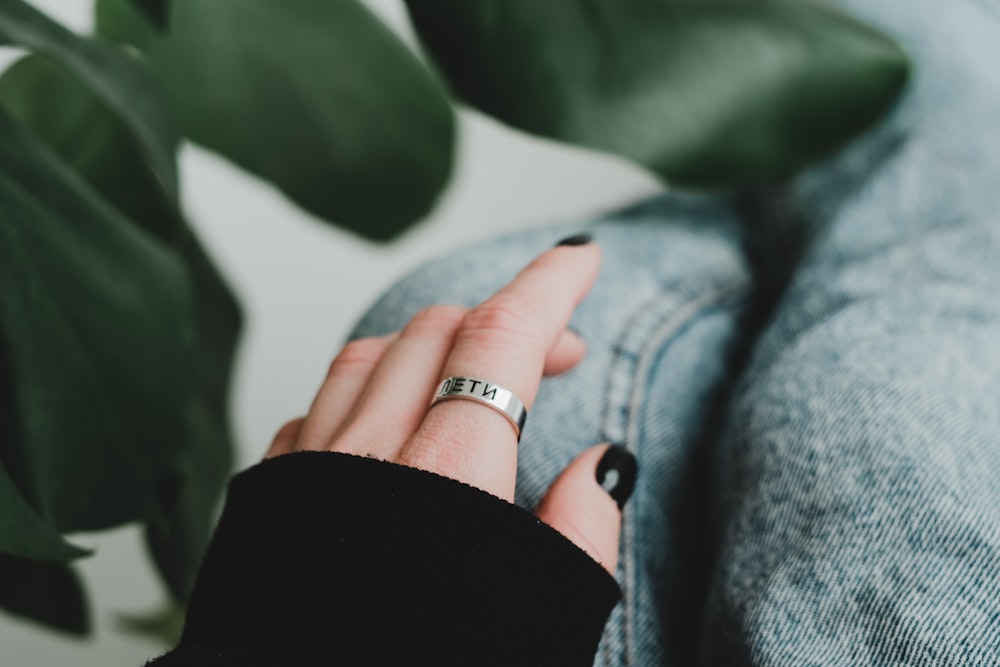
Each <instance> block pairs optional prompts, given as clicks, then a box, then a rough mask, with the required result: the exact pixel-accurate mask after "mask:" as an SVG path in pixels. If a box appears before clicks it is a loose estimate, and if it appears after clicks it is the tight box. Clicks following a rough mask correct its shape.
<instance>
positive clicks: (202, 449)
mask: <svg viewBox="0 0 1000 667" xmlns="http://www.w3.org/2000/svg"><path fill="white" fill-rule="evenodd" d="M184 256H185V260H186V262H187V265H188V267H189V269H190V271H191V273H192V276H193V278H194V282H195V285H196V286H197V292H198V303H197V327H198V332H199V337H198V349H197V351H196V357H195V363H196V365H197V369H198V376H197V383H198V389H199V395H198V400H196V401H194V402H193V403H192V404H191V408H190V410H189V412H188V417H189V419H190V424H191V429H190V432H191V434H192V438H193V439H192V441H191V443H189V445H188V446H187V447H185V452H186V453H187V455H186V456H185V457H184V458H183V459H182V460H181V461H180V462H179V465H178V467H177V469H176V471H175V476H174V479H173V483H172V485H170V486H163V487H161V493H160V494H159V506H158V510H157V512H156V514H155V515H154V516H152V517H151V518H150V519H149V521H148V522H147V524H146V543H147V545H148V546H149V550H150V553H151V555H152V556H153V560H154V562H155V563H156V565H157V568H158V569H159V571H160V573H161V575H162V576H163V579H164V581H165V582H166V584H167V588H168V589H169V590H170V592H171V594H172V595H173V597H174V599H175V600H177V601H178V602H182V603H183V602H186V601H187V599H188V596H189V595H190V593H191V589H192V588H193V586H194V579H195V575H197V573H198V567H199V565H200V564H201V558H202V556H203V555H204V553H205V549H206V548H207V547H208V541H209V538H210V537H211V527H212V525H213V523H214V521H213V518H214V516H213V510H214V509H216V505H217V503H218V501H219V499H220V497H221V494H222V490H223V488H224V485H225V482H226V479H227V478H228V477H229V474H230V472H231V470H232V451H233V442H232V440H233V438H232V433H231V430H230V424H229V422H228V419H227V415H228V412H229V381H230V378H231V375H232V368H233V362H234V357H235V351H236V343H237V340H238V337H239V331H240V324H241V319H242V318H241V314H240V310H239V306H238V305H237V303H236V300H235V298H234V297H233V295H232V293H231V291H230V289H229V287H228V286H227V285H226V283H225V281H224V279H223V278H222V276H221V275H220V274H219V273H218V271H217V270H216V268H215V266H214V265H213V264H212V262H211V260H210V258H209V257H208V255H207V254H206V253H205V251H204V249H203V248H202V247H201V245H200V244H199V243H198V242H197V240H196V239H195V237H194V236H191V237H190V242H189V244H188V246H187V247H186V248H185V249H184Z"/></svg>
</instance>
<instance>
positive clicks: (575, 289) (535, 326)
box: [400, 235, 601, 499]
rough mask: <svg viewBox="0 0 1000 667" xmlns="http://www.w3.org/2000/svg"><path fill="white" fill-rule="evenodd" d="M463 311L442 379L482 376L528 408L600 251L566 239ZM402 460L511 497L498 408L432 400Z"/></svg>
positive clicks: (510, 468) (511, 440) (513, 457)
mask: <svg viewBox="0 0 1000 667" xmlns="http://www.w3.org/2000/svg"><path fill="white" fill-rule="evenodd" d="M567 241H571V242H572V244H567V243H566V242H565V241H564V242H562V243H563V244H561V245H557V246H556V247H555V248H553V249H551V250H549V251H547V252H545V253H543V254H542V255H540V256H539V257H538V258H536V259H535V260H534V261H533V262H531V264H529V265H528V266H527V267H526V268H525V269H524V270H522V271H521V272H520V273H519V274H518V275H517V277H515V278H514V280H512V281H511V282H510V283H509V284H508V285H507V286H505V287H504V288H502V289H501V290H500V291H499V292H497V293H496V294H494V295H493V296H492V297H490V298H489V299H487V300H486V301H484V302H483V303H482V304H481V305H479V306H478V307H476V308H474V309H473V310H471V311H469V313H468V314H467V315H466V316H465V318H464V320H463V322H462V324H461V326H460V328H459V330H458V332H457V334H456V336H455V343H454V346H453V347H452V350H451V352H450V354H449V355H448V357H447V360H446V361H445V364H444V368H443V371H442V377H441V379H444V378H447V377H453V376H459V377H470V376H471V377H475V378H482V379H484V380H487V381H488V382H490V383H491V385H495V386H500V387H502V388H505V389H508V390H510V391H511V392H513V393H514V394H515V395H516V396H517V397H519V398H520V399H521V401H523V402H524V405H525V407H526V408H527V409H528V410H529V411H530V409H531V406H532V405H533V404H534V400H535V396H536V395H537V393H538V386H539V383H540V381H541V377H542V371H543V367H544V365H545V357H546V355H547V354H548V352H549V350H550V349H552V347H553V346H554V345H555V343H556V341H557V340H558V338H559V336H560V335H561V334H562V332H563V331H564V330H565V329H566V326H567V324H569V320H570V317H571V316H572V315H573V311H574V310H575V308H576V306H577V305H578V304H579V303H580V302H581V301H582V300H583V298H584V297H585V296H586V294H587V292H588V291H589V290H590V287H591V285H592V284H593V283H594V280H595V279H596V278H597V273H598V270H599V268H600V261H601V252H600V249H599V247H598V246H597V244H596V243H592V242H590V237H589V235H587V236H586V237H583V236H578V237H571V239H568V240H567ZM400 459H401V460H402V462H404V463H406V464H408V465H413V466H415V467H420V468H424V469H429V470H432V471H434V472H438V473H440V474H442V475H445V476H448V477H453V478H455V479H459V480H461V481H463V482H466V483H468V484H472V485H473V486H478V487H479V488H482V489H484V490H486V491H489V492H491V493H494V494H495V495H498V496H500V497H502V498H507V499H512V498H513V495H514V482H515V477H516V474H517V437H516V434H515V431H514V428H513V427H512V426H511V424H510V423H509V422H508V421H507V419H506V418H505V417H504V416H503V415H502V414H500V413H499V412H497V411H495V410H492V409H490V408H489V407H487V406H484V405H481V404H479V403H476V402H474V401H468V400H451V401H445V402H442V403H438V404H437V405H435V406H434V407H433V408H432V409H431V410H430V411H429V412H428V413H427V416H426V418H425V419H424V421H423V423H422V424H421V426H420V427H419V428H418V429H417V432H416V433H415V434H414V436H413V437H412V438H411V439H410V441H409V442H408V443H407V445H406V446H405V447H404V448H403V450H402V451H401V452H400Z"/></svg>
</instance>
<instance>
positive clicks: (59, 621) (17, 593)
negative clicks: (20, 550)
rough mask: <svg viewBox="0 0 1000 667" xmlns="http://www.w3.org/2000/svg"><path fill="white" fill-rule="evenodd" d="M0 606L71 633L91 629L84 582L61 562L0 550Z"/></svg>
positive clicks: (82, 633) (81, 632)
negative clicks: (1, 552)
mask: <svg viewBox="0 0 1000 667" xmlns="http://www.w3.org/2000/svg"><path fill="white" fill-rule="evenodd" d="M0 609H4V610H6V611H7V612H9V613H12V614H15V615H17V616H21V617H22V618H28V619H30V620H32V621H35V622H37V623H42V624H44V625H46V626H48V627H50V628H56V629H57V630H62V631H63V632H67V633H69V634H72V635H79V636H82V635H86V634H89V633H90V610H89V609H88V607H87V601H86V596H85V594H84V590H83V584H82V582H81V581H80V577H79V576H78V575H77V574H76V572H74V571H73V569H72V568H70V567H68V566H66V565H62V564H60V563H39V562H37V561H32V560H27V559H24V558H16V557H14V556H7V555H4V554H0Z"/></svg>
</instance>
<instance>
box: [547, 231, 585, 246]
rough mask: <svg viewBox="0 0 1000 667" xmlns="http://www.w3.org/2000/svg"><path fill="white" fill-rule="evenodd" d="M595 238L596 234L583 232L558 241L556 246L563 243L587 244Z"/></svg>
mask: <svg viewBox="0 0 1000 667" xmlns="http://www.w3.org/2000/svg"><path fill="white" fill-rule="evenodd" d="M593 240H594V236H593V235H592V234H590V233H588V232H583V233H582V234H574V235H573V236H567V237H566V238H564V239H563V240H562V241H560V242H559V243H557V244H556V245H555V247H557V248H558V247H559V246H561V245H570V246H572V245H587V244H588V243H590V242H591V241H593Z"/></svg>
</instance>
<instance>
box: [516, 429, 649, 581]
mask: <svg viewBox="0 0 1000 667" xmlns="http://www.w3.org/2000/svg"><path fill="white" fill-rule="evenodd" d="M637 469H638V465H637V463H636V460H635V456H633V455H632V453H631V452H629V451H628V450H627V449H625V448H624V447H620V446H618V445H597V446H596V447H591V448H590V449H588V450H587V451H585V452H583V453H582V454H580V455H579V456H577V457H576V458H575V459H573V461H572V463H570V464H569V465H568V466H567V467H566V469H565V470H563V471H562V474H560V475H559V477H558V478H556V481H555V482H553V483H552V486H550V487H549V490H548V492H547V493H546V494H545V498H543V499H542V502H541V504H540V505H539V506H538V510H537V511H536V512H535V514H536V515H537V516H538V518H539V519H541V520H542V521H544V522H545V523H547V524H549V525H550V526H552V527H553V528H555V529H556V530H558V531H559V532H560V533H562V534H563V535H565V536H566V537H567V538H569V540H570V541H571V542H573V543H574V544H576V545H577V546H578V547H580V548H581V549H583V550H584V551H586V552H587V554H589V555H590V557H591V558H593V559H594V560H596V561H597V562H598V563H600V564H601V565H603V566H604V568H605V569H606V570H608V572H610V573H612V574H614V572H615V569H616V568H617V567H618V534H619V533H620V532H621V519H622V515H621V508H622V507H623V506H624V505H625V501H627V500H628V499H629V497H630V496H631V495H632V491H633V489H634V488H635V478H636V472H637Z"/></svg>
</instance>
